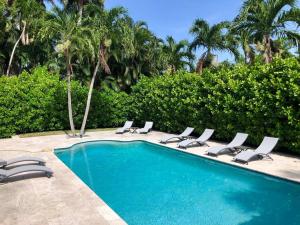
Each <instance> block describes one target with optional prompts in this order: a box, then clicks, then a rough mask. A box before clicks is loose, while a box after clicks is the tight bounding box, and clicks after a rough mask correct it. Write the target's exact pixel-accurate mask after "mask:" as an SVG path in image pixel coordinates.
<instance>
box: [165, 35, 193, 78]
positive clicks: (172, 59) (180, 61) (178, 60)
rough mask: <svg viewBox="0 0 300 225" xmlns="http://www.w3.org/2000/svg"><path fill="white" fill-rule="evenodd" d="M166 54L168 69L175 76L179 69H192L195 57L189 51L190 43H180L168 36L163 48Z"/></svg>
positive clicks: (183, 41)
mask: <svg viewBox="0 0 300 225" xmlns="http://www.w3.org/2000/svg"><path fill="white" fill-rule="evenodd" d="M163 51H164V53H165V54H166V55H165V56H166V58H167V62H168V67H169V68H168V69H169V70H170V72H171V73H172V74H173V73H175V72H176V71H177V70H179V69H186V67H187V66H189V67H192V63H191V62H192V60H193V59H194V55H193V54H192V53H191V51H190V50H189V42H188V41H187V40H181V41H179V42H178V43H177V42H176V41H175V40H174V38H173V37H171V36H167V38H166V42H165V44H164V47H163Z"/></svg>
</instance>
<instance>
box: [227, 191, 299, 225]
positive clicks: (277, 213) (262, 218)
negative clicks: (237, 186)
mask: <svg viewBox="0 0 300 225" xmlns="http://www.w3.org/2000/svg"><path fill="white" fill-rule="evenodd" d="M253 187H254V186H253ZM255 187H256V188H260V187H259V186H255ZM255 187H254V188H255ZM268 188H269V189H270V193H271V189H272V187H268ZM263 190H264V191H259V190H257V191H256V190H255V189H254V190H252V189H251V190H249V189H247V190H239V191H233V192H230V191H229V192H224V194H223V197H224V199H225V200H226V201H227V202H228V203H229V204H230V205H232V206H233V207H235V208H236V209H238V210H239V211H242V212H243V213H245V214H246V215H247V216H248V215H249V217H250V219H248V220H247V221H245V222H242V223H239V225H266V224H272V225H282V224H289V225H299V224H300V214H299V212H298V209H299V207H300V197H299V195H298V197H297V199H295V198H293V196H288V195H289V193H287V195H285V194H283V195H280V196H278V195H277V196H276V195H272V194H271V195H270V193H269V192H268V191H267V190H268V189H263ZM277 191H278V190H277ZM281 191H282V192H283V193H284V191H285V190H284V189H282V190H281ZM298 193H299V191H298ZM292 198H293V199H292Z"/></svg>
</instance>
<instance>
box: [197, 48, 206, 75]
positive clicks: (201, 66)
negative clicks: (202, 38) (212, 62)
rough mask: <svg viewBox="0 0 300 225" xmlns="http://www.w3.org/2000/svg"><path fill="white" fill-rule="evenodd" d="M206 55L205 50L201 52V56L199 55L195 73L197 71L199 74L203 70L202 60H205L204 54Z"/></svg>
mask: <svg viewBox="0 0 300 225" xmlns="http://www.w3.org/2000/svg"><path fill="white" fill-rule="evenodd" d="M207 55H208V53H207V52H204V53H203V54H202V56H201V57H200V59H199V61H198V63H197V67H196V73H199V74H202V72H203V66H204V62H205V59H206V56H207Z"/></svg>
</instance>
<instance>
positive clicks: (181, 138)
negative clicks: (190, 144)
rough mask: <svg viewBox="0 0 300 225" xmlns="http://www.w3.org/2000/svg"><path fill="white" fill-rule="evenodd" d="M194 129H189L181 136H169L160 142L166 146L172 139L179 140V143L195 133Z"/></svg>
mask: <svg viewBox="0 0 300 225" xmlns="http://www.w3.org/2000/svg"><path fill="white" fill-rule="evenodd" d="M193 131H194V128H192V127H187V128H186V129H185V130H184V131H183V132H182V133H181V134H179V135H167V136H165V137H163V138H162V139H161V140H160V142H161V143H163V144H166V143H167V142H168V141H170V140H172V139H177V140H179V141H181V140H184V139H186V138H187V137H188V136H190V135H191V133H193Z"/></svg>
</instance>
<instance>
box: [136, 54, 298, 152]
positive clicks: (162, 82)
mask: <svg viewBox="0 0 300 225" xmlns="http://www.w3.org/2000/svg"><path fill="white" fill-rule="evenodd" d="M132 101H133V103H132V104H133V106H134V110H133V111H132V112H131V117H133V118H135V120H136V121H137V122H139V123H141V122H142V121H145V120H153V121H154V123H155V128H156V129H159V130H163V131H168V132H170V131H172V132H179V131H181V130H182V129H184V128H185V127H186V126H193V127H195V129H196V132H197V133H201V132H202V131H203V129H205V128H207V127H208V128H214V129H215V130H216V132H215V137H216V138H218V139H219V140H226V141H229V140H231V139H232V137H233V135H234V134H235V133H236V132H247V133H249V134H250V136H249V140H248V143H249V144H253V145H257V144H259V143H260V142H261V140H262V138H263V136H266V135H270V136H275V137H279V138H280V147H281V149H287V150H290V151H294V152H298V153H300V110H299V109H300V107H299V106H300V64H299V62H298V61H297V60H296V59H286V60H281V59H277V60H275V61H274V62H273V63H272V64H269V65H260V64H256V65H254V66H246V65H236V66H235V67H233V68H225V67H224V68H221V69H220V70H217V71H216V70H214V71H206V72H205V73H204V74H202V75H197V74H189V73H179V74H176V75H174V76H171V75H165V76H161V77H156V78H146V77H144V78H143V79H142V80H140V81H139V83H138V84H137V85H136V86H134V87H133V88H132Z"/></svg>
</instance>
